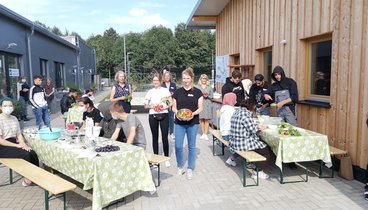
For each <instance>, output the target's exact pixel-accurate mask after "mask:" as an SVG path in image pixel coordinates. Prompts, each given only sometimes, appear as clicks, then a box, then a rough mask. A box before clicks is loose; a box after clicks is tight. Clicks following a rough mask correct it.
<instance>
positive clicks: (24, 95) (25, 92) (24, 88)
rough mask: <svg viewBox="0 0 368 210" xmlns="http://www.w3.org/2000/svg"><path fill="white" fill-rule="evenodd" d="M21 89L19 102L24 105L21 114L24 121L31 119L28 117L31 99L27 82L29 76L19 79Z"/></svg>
mask: <svg viewBox="0 0 368 210" xmlns="http://www.w3.org/2000/svg"><path fill="white" fill-rule="evenodd" d="M19 84H20V90H19V102H20V103H21V105H22V111H21V114H20V119H21V120H24V121H29V119H28V118H27V115H28V112H27V107H28V106H27V105H28V101H29V85H28V84H27V77H25V76H22V77H21V78H20V81H19Z"/></svg>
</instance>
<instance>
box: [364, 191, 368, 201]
mask: <svg viewBox="0 0 368 210" xmlns="http://www.w3.org/2000/svg"><path fill="white" fill-rule="evenodd" d="M364 199H365V200H366V201H368V190H365V191H364Z"/></svg>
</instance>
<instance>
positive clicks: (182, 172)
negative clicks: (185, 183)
mask: <svg viewBox="0 0 368 210" xmlns="http://www.w3.org/2000/svg"><path fill="white" fill-rule="evenodd" d="M184 173H185V170H184V169H183V168H178V172H177V173H176V174H177V175H179V176H181V175H183V174H184Z"/></svg>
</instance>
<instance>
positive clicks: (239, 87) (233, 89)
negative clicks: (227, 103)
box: [221, 69, 245, 106]
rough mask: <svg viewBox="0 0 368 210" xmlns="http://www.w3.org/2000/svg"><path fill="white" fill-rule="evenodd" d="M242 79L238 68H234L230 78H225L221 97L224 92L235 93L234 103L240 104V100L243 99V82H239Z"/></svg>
mask: <svg viewBox="0 0 368 210" xmlns="http://www.w3.org/2000/svg"><path fill="white" fill-rule="evenodd" d="M241 79H242V74H241V72H240V70H239V69H235V70H234V71H233V72H232V73H231V78H227V79H226V83H225V85H224V86H222V90H221V93H222V98H224V95H225V94H226V93H235V95H236V104H235V106H240V102H241V101H242V100H244V99H245V92H244V87H243V84H242V83H241V82H240V81H241Z"/></svg>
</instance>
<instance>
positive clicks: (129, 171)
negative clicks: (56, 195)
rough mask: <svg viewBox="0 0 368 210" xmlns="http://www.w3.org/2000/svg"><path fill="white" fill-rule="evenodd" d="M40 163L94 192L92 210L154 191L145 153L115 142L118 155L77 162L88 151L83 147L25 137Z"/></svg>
mask: <svg viewBox="0 0 368 210" xmlns="http://www.w3.org/2000/svg"><path fill="white" fill-rule="evenodd" d="M24 136H25V137H26V139H27V143H28V144H29V145H30V147H31V148H32V149H33V150H34V151H35V152H36V153H37V155H38V157H39V159H40V161H41V162H43V163H44V164H46V165H47V166H49V167H51V168H53V169H55V170H57V171H59V172H61V173H63V174H65V175H67V176H69V177H71V178H72V179H74V180H76V181H78V182H80V183H82V184H83V190H89V189H91V188H93V201H92V209H94V210H95V209H102V207H104V206H106V205H108V204H109V203H111V202H112V201H115V200H117V199H120V198H123V197H125V196H127V195H129V194H132V193H134V192H136V191H138V190H142V191H155V190H156V188H155V185H154V183H153V180H152V174H151V171H150V168H149V165H148V160H147V158H146V154H145V151H144V150H143V149H142V148H140V147H136V146H132V145H128V144H124V143H120V142H114V144H115V145H118V146H119V147H120V150H119V151H117V152H108V153H100V154H101V155H102V156H95V157H92V158H78V155H80V154H81V153H84V152H86V151H87V149H83V148H82V145H80V144H69V143H59V142H57V141H43V140H39V138H38V137H36V138H35V140H32V138H29V136H28V135H27V134H25V135H24Z"/></svg>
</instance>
